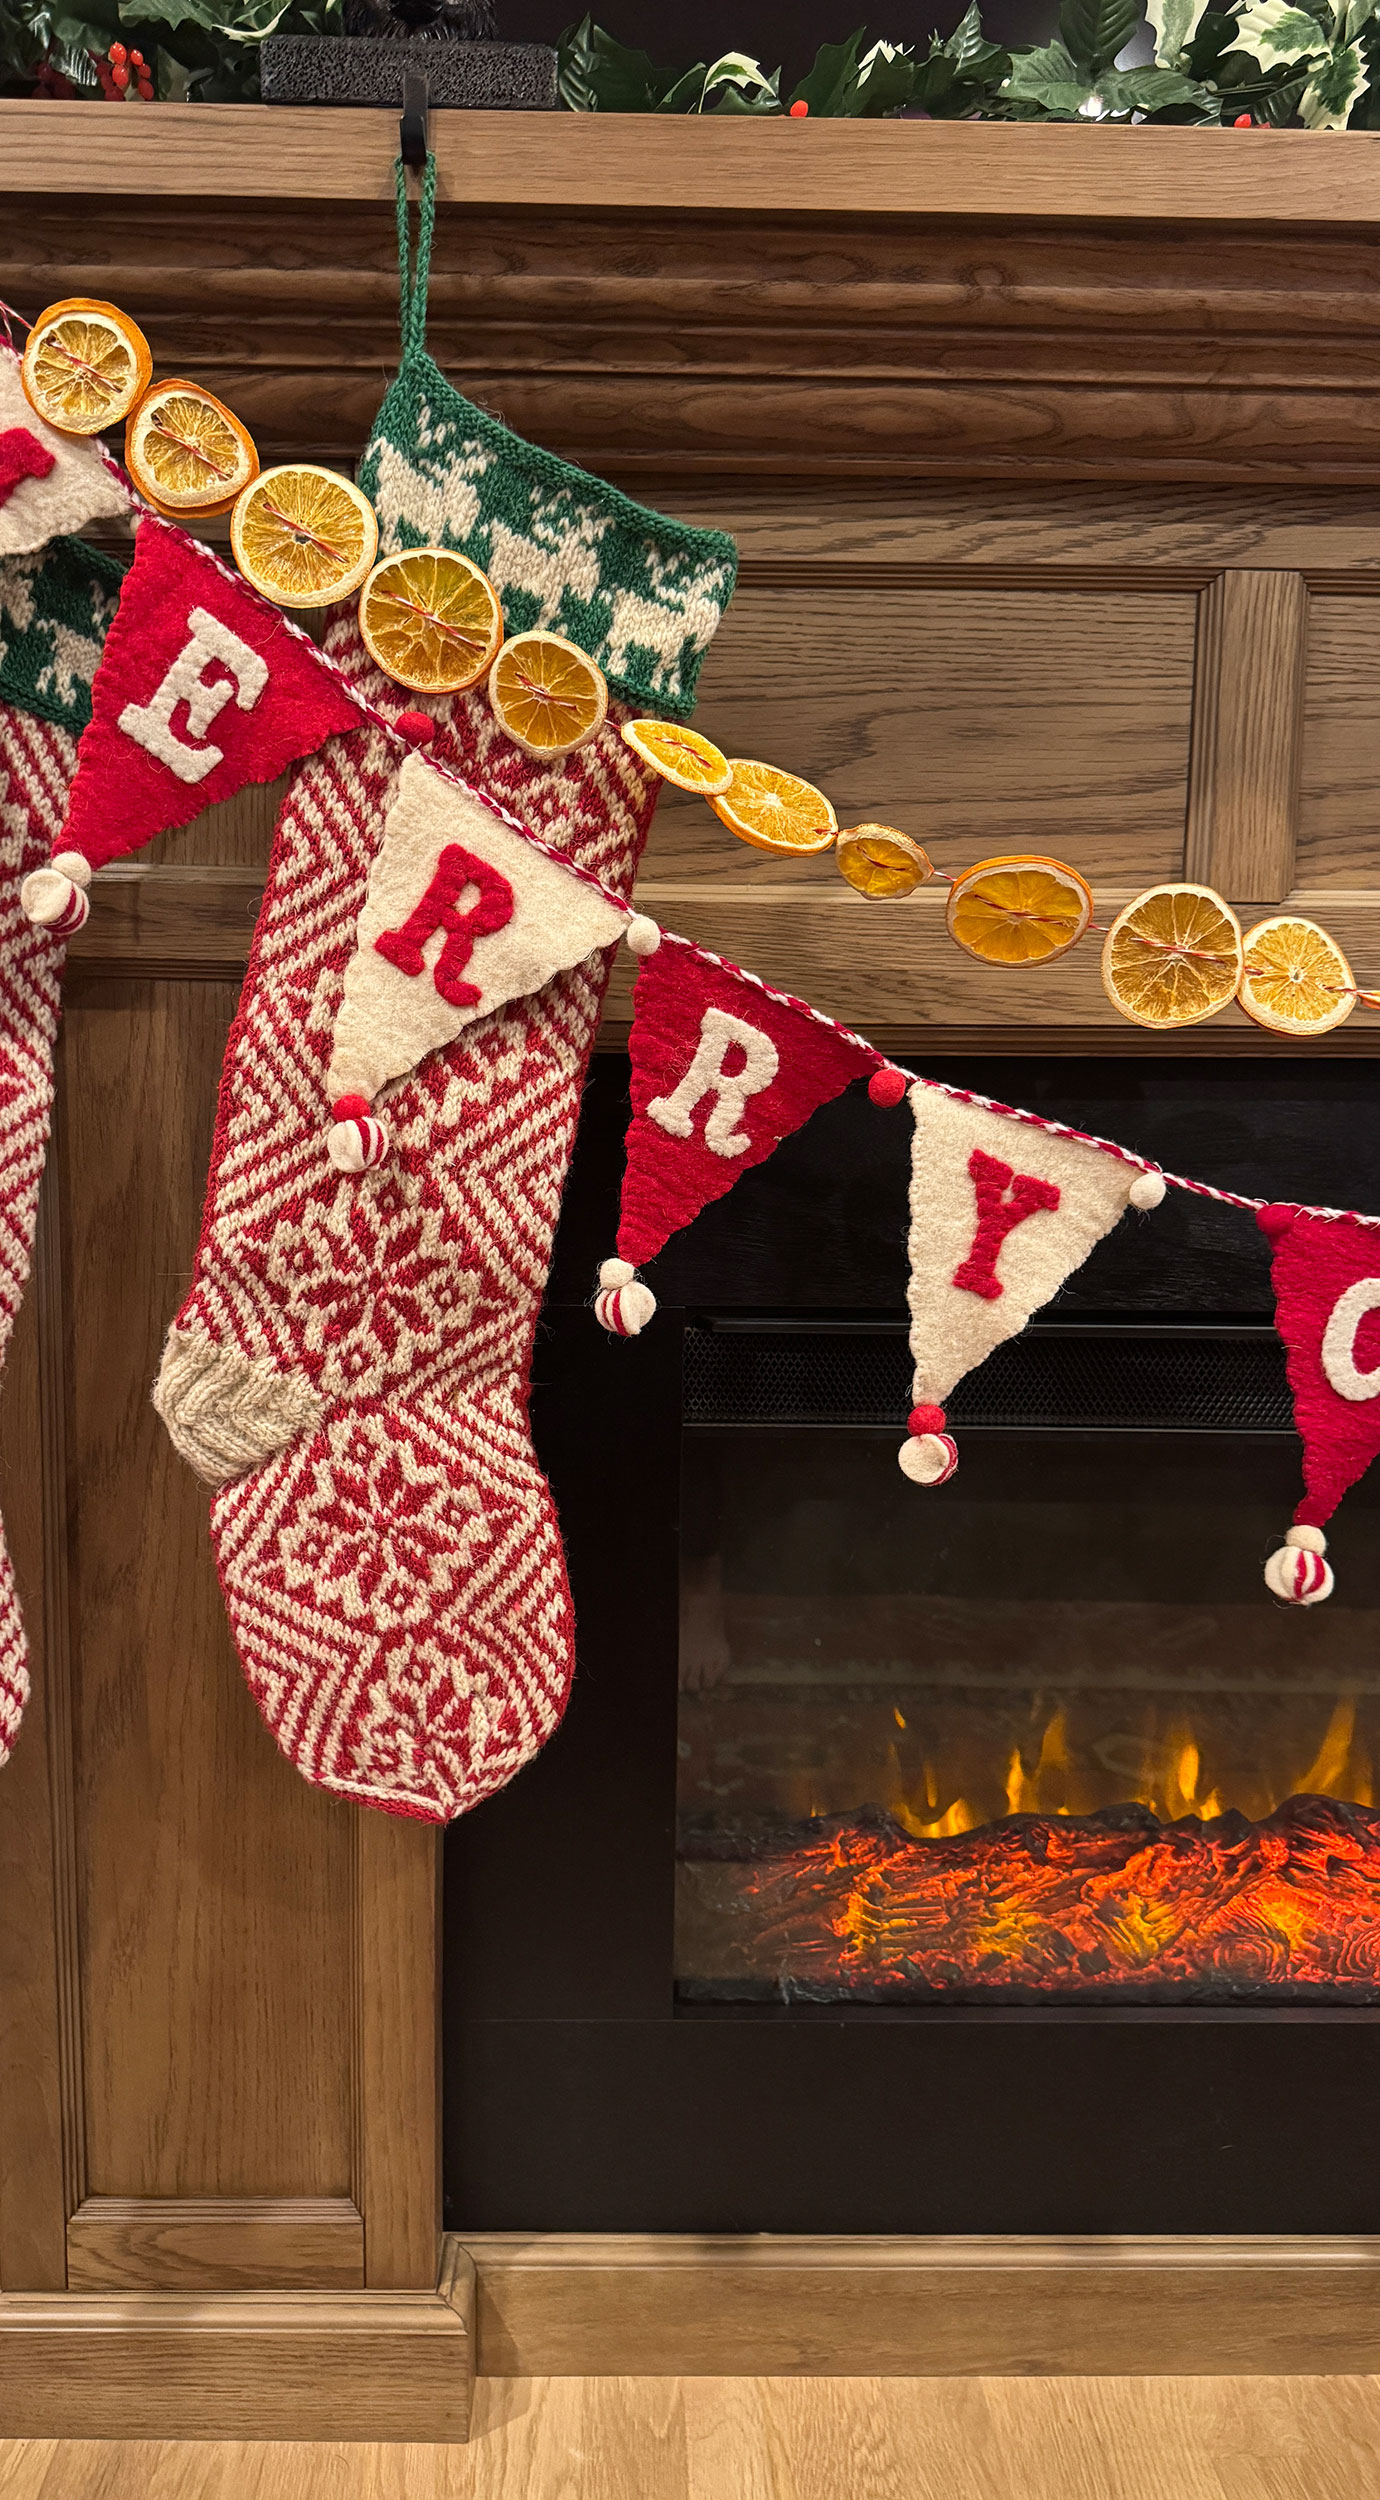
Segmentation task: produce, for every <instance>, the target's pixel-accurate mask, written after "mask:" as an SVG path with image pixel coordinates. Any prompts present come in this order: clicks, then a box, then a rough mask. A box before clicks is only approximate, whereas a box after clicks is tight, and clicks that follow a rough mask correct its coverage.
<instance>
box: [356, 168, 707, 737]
mask: <svg viewBox="0 0 1380 2500" xmlns="http://www.w3.org/2000/svg"><path fill="white" fill-rule="evenodd" d="M394 179H395V182H396V187H397V200H398V297H399V311H400V315H401V327H402V356H401V359H400V362H399V366H398V372H397V375H396V378H395V379H394V381H393V383H392V385H391V387H390V389H389V391H388V395H387V397H386V398H385V400H384V402H383V406H382V407H381V408H380V410H379V413H378V416H377V418H376V419H375V421H374V431H373V433H372V435H371V437H370V439H369V443H368V447H367V449H366V451H365V454H364V458H363V459H362V461H361V462H360V465H359V483H360V485H361V487H362V488H363V490H364V492H365V494H366V495H367V496H368V498H369V500H370V502H371V503H372V505H373V507H374V510H375V511H376V512H377V514H378V519H379V548H380V552H381V553H383V554H387V555H393V554H396V553H397V551H398V550H399V549H400V548H403V547H435V546H445V547H453V548H455V549H456V550H457V551H458V552H459V553H460V554H461V555H464V556H468V557H469V559H470V562H471V563H472V564H477V565H479V566H480V568H481V569H482V570H483V571H484V572H486V573H488V575H489V577H490V579H491V581H492V582H493V585H494V588H495V590H496V591H497V592H498V595H499V598H500V599H501V600H502V602H503V614H504V619H505V622H506V625H507V629H508V632H509V633H510V634H518V633H522V632H524V631H525V630H526V629H527V628H529V627H532V626H542V627H545V628H547V629H549V630H551V631H553V632H555V633H558V634H564V635H565V637H566V639H567V640H568V641H570V642H573V643H575V644H577V645H578V647H579V649H580V650H581V651H587V652H588V653H589V656H590V658H591V659H592V660H594V661H596V662H597V663H598V665H599V667H600V668H601V669H602V670H603V672H604V675H605V677H606V678H607V679H608V683H609V688H610V691H611V692H612V693H613V694H615V695H617V696H619V697H621V699H622V700H623V701H624V702H626V703H634V704H636V705H638V707H639V708H641V709H646V708H647V707H648V706H649V705H650V706H654V707H655V709H656V710H657V711H658V712H663V713H668V714H672V715H681V716H683V715H684V714H685V713H687V712H689V711H691V710H693V708H694V701H695V680H696V678H697V677H698V675H699V670H700V662H701V660H702V658H703V657H704V653H705V650H706V649H707V647H708V644H709V640H710V637H711V635H712V634H713V631H714V628H715V626H716V625H717V623H718V621H719V617H720V614H721V613H722V611H723V609H724V607H725V606H726V604H727V602H728V598H729V595H730V593H731V591H732V589H733V580H734V575H735V573H736V571H737V563H738V551H737V548H736V547H735V546H734V543H733V541H732V539H731V538H729V537H727V536H726V535H725V533H724V532H723V531H722V530H704V529H695V528H692V527H690V526H688V525H687V524H686V523H685V522H684V521H670V520H667V519H666V517H665V515H664V514H662V513H659V512H649V511H648V510H647V508H646V506H645V505H644V504H637V503H634V502H633V501H632V500H631V498H630V497H629V496H627V495H624V494H622V493H620V491H619V489H618V488H617V487H616V486H610V485H608V484H607V483H606V482H605V480H604V479H603V478H599V477H591V475H590V474H589V471H588V470H587V469H577V468H575V467H573V466H572V464H571V463H570V462H569V461H568V460H560V459H558V458H557V457H556V455H555V454H554V453H553V452H549V451H542V450H540V449H539V448H538V447H537V445H536V444H535V443H525V442H524V441H523V440H522V438H521V436H520V435H517V434H511V433H510V432H509V430H508V428H507V426H506V425H502V424H500V422H499V420H498V418H497V417H493V416H490V415H489V413H488V410H487V409H484V408H476V407H475V406H473V404H472V403H471V402H470V401H469V400H468V399H466V398H465V397H464V396H463V394H462V393H461V392H459V391H458V390H457V389H456V387H455V385H454V383H453V382H451V381H449V380H448V379H447V377H446V375H445V374H444V373H443V372H442V371H441V369H440V367H439V365H438V364H437V363H436V362H435V359H434V358H433V357H432V356H431V355H430V354H429V353H428V351H427V344H426V298H427V280H428V277H429V275H430V270H431V238H432V232H433V229H434V226H435V223H436V159H435V157H434V156H428V157H427V160H426V164H425V166H424V168H423V171H422V180H421V196H420V200H419V212H420V213H419V218H418V229H417V246H416V253H415V257H414V254H413V248H412V220H411V213H410V208H409V202H408V191H407V174H406V170H405V168H404V166H403V164H402V161H401V159H399V160H398V162H397V164H396V166H395V172H394Z"/></svg>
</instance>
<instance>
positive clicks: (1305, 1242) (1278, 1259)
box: [1259, 1207, 1380, 1528]
mask: <svg viewBox="0 0 1380 2500" xmlns="http://www.w3.org/2000/svg"><path fill="white" fill-rule="evenodd" d="M1259 1223H1260V1226H1261V1230H1262V1231H1263V1232H1266V1233H1268V1234H1269V1235H1270V1238H1271V1240H1272V1241H1273V1243H1274V1258H1273V1261H1272V1269H1271V1272H1272V1276H1273V1281H1274V1289H1275V1326H1276V1328H1277V1329H1278V1331H1279V1334H1280V1336H1281V1338H1282V1339H1283V1341H1284V1346H1285V1350H1286V1353H1287V1355H1288V1370H1289V1386H1290V1389H1291V1390H1292V1392H1293V1398H1294V1421H1295V1423H1296V1424H1297V1426H1298V1429H1299V1434H1300V1437H1301V1439H1302V1441H1303V1481H1304V1484H1305V1486H1306V1488H1307V1490H1306V1492H1305V1495H1304V1498H1303V1500H1302V1501H1301V1502H1300V1504H1299V1506H1298V1509H1297V1510H1296V1511H1295V1513H1294V1517H1295V1519H1296V1520H1297V1521H1298V1523H1299V1525H1300V1526H1305V1527H1311V1528H1321V1527H1322V1526H1323V1524H1324V1522H1325V1521H1326V1520H1328V1519H1330V1518H1331V1516H1332V1513H1333V1511H1334V1510H1335V1509H1336V1507H1337V1504H1338V1503H1339V1502H1340V1500H1341V1498H1342V1495H1343V1494H1344V1493H1345V1492H1346V1491H1347V1489H1348V1487H1349V1486H1350V1485H1353V1484H1355V1482H1356V1480H1357V1478H1358V1477H1359V1476H1363V1475H1364V1474H1365V1471H1366V1469H1367V1468H1368V1467H1369V1465H1370V1463H1371V1460H1372V1459H1373V1458H1376V1457H1380V1225H1375V1224H1362V1223H1361V1222H1360V1221H1359V1220H1358V1219H1357V1218H1356V1217H1355V1216H1352V1215H1339V1216H1317V1215H1305V1214H1302V1213H1300V1211H1299V1210H1298V1209H1297V1208H1295V1207H1264V1208H1262V1209H1261V1213H1260V1216H1259Z"/></svg>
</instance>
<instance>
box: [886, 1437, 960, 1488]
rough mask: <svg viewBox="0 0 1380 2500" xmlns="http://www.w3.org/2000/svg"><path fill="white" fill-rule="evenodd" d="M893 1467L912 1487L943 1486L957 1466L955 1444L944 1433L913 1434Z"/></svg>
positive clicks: (902, 1445) (956, 1444)
mask: <svg viewBox="0 0 1380 2500" xmlns="http://www.w3.org/2000/svg"><path fill="white" fill-rule="evenodd" d="M896 1463H897V1465H898V1466H899V1468H900V1470H901V1473H902V1475H903V1476H909V1478H910V1480H911V1483H912V1484H947V1483H948V1481H949V1478H950V1476H951V1475H952V1474H953V1472H954V1469H955V1468H956V1467H957V1465H958V1443H957V1442H956V1441H955V1440H954V1438H953V1435H952V1434H951V1433H948V1432H913V1433H912V1434H911V1436H910V1438H909V1440H908V1441H903V1442H902V1443H901V1446H900V1448H899V1450H898V1451H897V1453H896Z"/></svg>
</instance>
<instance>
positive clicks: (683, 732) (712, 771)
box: [623, 720, 733, 799]
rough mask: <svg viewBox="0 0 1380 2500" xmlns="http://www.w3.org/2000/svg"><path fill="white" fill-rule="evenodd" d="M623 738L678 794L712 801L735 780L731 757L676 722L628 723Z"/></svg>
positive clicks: (624, 724) (712, 743)
mask: <svg viewBox="0 0 1380 2500" xmlns="http://www.w3.org/2000/svg"><path fill="white" fill-rule="evenodd" d="M623 735H624V737H625V738H626V740H627V742H628V745H629V746H630V747H631V748H632V750H633V753H634V755H640V756H641V758H642V761H643V763H644V764H650V765H651V768H652V770H653V772H654V773H660V775H661V778H662V780H663V781H669V782H672V783H674V785H675V787H676V789H677V790H694V791H696V792H697V793H698V795H699V796H700V797H701V798H705V799H712V798H713V797H715V796H716V794H717V793H718V792H719V791H720V790H726V789H727V788H728V785H729V783H730V781H731V780H732V779H733V766H732V765H731V764H730V762H729V760H728V757H727V756H726V755H724V754H723V753H721V751H720V749H719V748H718V747H716V746H715V744H714V741H713V739H712V738H706V737H705V736H704V734H703V732H702V731H701V730H698V729H686V728H685V727H684V725H683V724H682V723H681V722H680V721H674V720H625V721H624V723H623Z"/></svg>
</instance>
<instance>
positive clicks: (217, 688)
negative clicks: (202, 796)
mask: <svg viewBox="0 0 1380 2500" xmlns="http://www.w3.org/2000/svg"><path fill="white" fill-rule="evenodd" d="M187 633H188V639H187V642H186V644H185V645H184V647H183V649H182V650H181V651H179V653H178V655H177V658H176V659H175V660H174V661H173V664H172V667H171V668H170V669H169V670H168V673H167V675H166V677H165V678H164V680H163V683H162V685H161V686H160V687H159V688H158V689H157V692H156V693H155V694H153V695H151V696H150V698H149V700H148V702H147V703H127V704H126V705H125V708H124V710H123V712H122V713H121V714H120V727H121V729H123V731H124V733H125V736H126V737H127V738H133V739H134V740H135V741H136V743H137V744H138V745H139V746H141V747H146V748H147V750H148V752H149V754H150V755H156V756H157V758H158V761H159V763H160V764H166V765H167V767H168V770H169V772H173V773H176V775H177V778H178V780H179V781H188V782H195V781H204V780H205V778H206V776H207V774H208V773H210V772H214V771H215V768H216V766H217V764H220V763H223V761H224V756H223V753H222V750H221V749H220V748H219V747H213V746H188V744H187V743H186V740H185V739H183V738H178V737H175V736H174V735H173V725H172V718H173V714H174V712H175V711H176V709H177V707H178V705H179V703H185V704H186V706H187V729H188V732H189V734H190V736H192V737H193V738H204V737H205V735H206V732H207V730H208V729H209V728H210V726H211V723H212V721H213V720H214V719H215V718H216V715H217V714H218V713H219V712H222V711H223V710H224V709H225V706H226V704H227V703H228V702H229V700H230V697H231V694H232V693H233V694H234V697H235V701H236V703H237V705H238V706H239V709H240V710H241V711H242V712H252V711H253V709H254V706H255V704H256V703H257V702H258V700H259V697H260V695H261V694H262V693H263V690H264V688H265V686H266V685H267V684H268V662H267V660H264V659H261V658H260V656H259V653H258V652H257V651H255V650H253V649H252V648H251V646H250V645H249V644H248V643H247V642H241V640H240V637H239V635H238V634H232V633H231V631H230V628H229V626H228V625H222V623H221V621H220V618H219V617H218V616H208V615H207V613H206V610H205V608H193V610H192V612H191V615H190V616H189V617H188V619H187ZM212 660H219V661H220V663H221V665H222V667H224V668H228V669H229V671H230V675H229V677H216V678H212V679H208V678H207V675H206V671H207V668H208V667H209V665H210V663H211V661H212Z"/></svg>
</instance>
